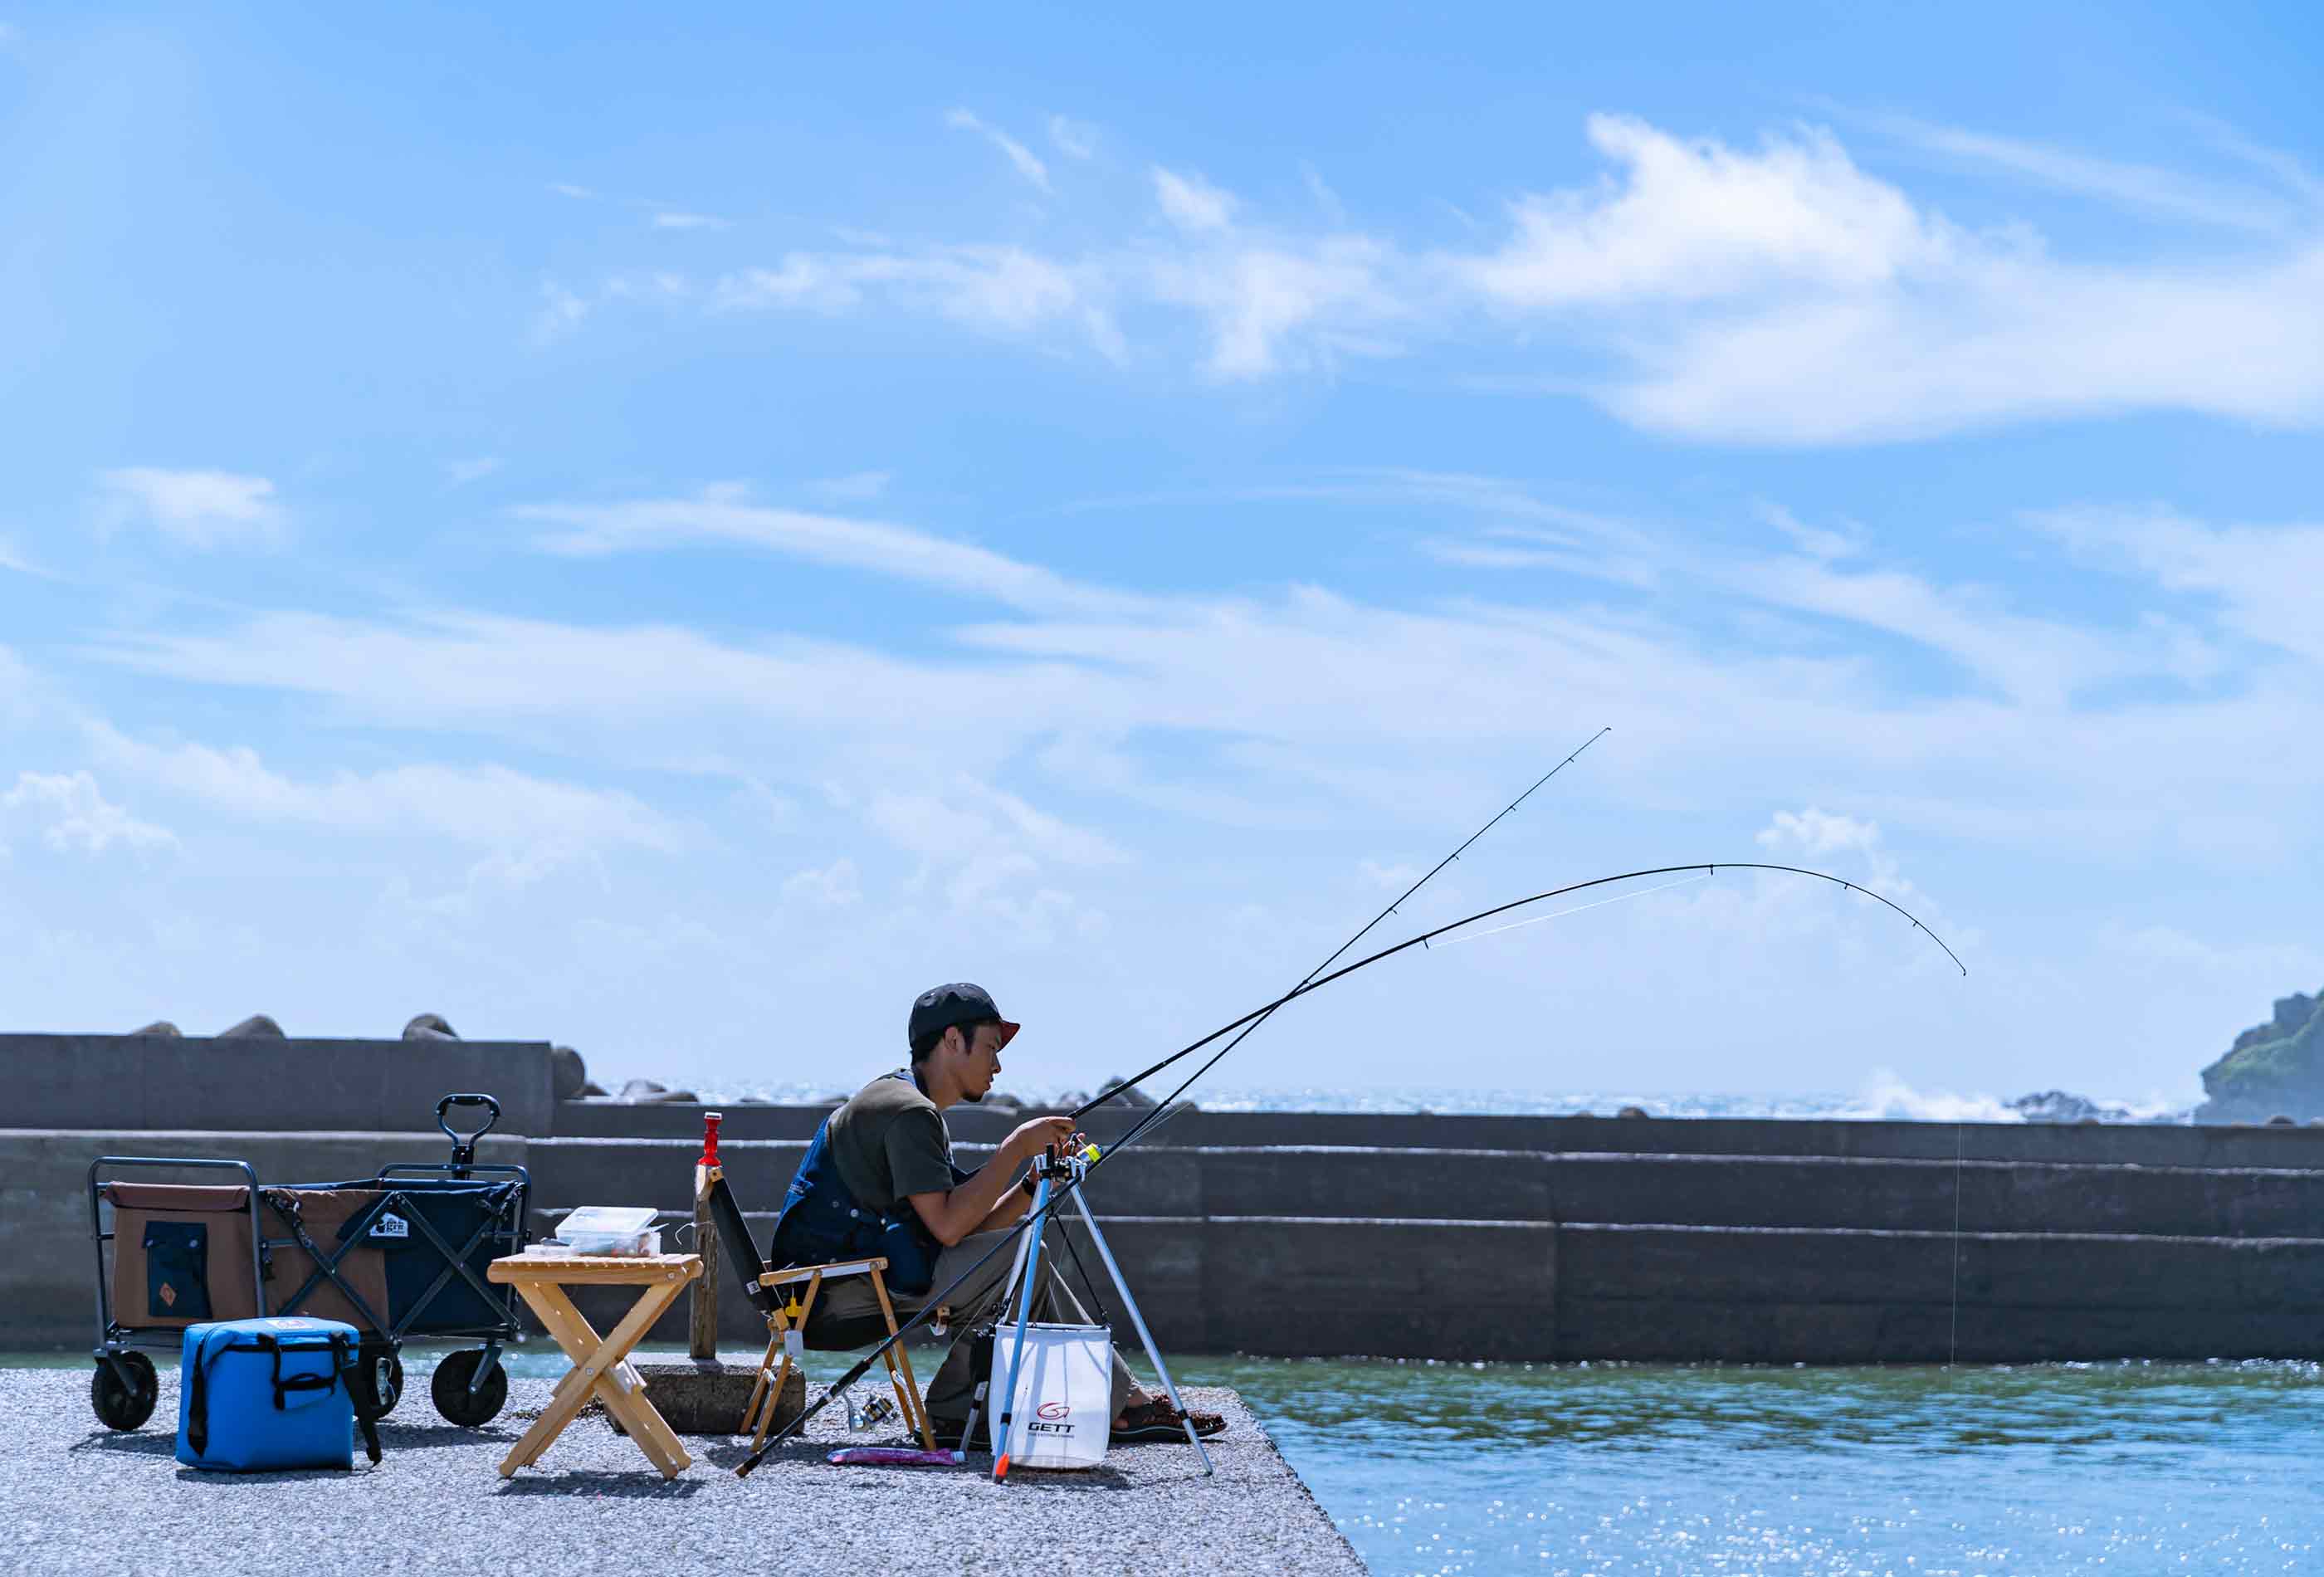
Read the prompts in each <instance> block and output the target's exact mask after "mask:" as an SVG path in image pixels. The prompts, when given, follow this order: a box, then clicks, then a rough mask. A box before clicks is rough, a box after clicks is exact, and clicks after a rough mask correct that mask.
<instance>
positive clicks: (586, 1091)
mask: <svg viewBox="0 0 2324 1577" xmlns="http://www.w3.org/2000/svg"><path fill="white" fill-rule="evenodd" d="M592 1096H595V1097H596V1098H597V1099H599V1100H603V1099H604V1096H605V1086H604V1085H603V1084H599V1083H598V1082H597V1081H596V1080H595V1079H591V1080H590V1081H589V1082H588V1083H587V1084H584V1085H582V1086H581V1093H580V1095H579V1097H578V1098H579V1099H581V1100H585V1101H586V1100H587V1099H589V1098H590V1097H592Z"/></svg>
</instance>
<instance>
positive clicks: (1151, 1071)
mask: <svg viewBox="0 0 2324 1577" xmlns="http://www.w3.org/2000/svg"><path fill="white" fill-rule="evenodd" d="M1609 734H1613V724H1610V723H1609V724H1606V727H1601V729H1599V732H1597V734H1592V736H1590V739H1585V741H1582V743H1578V745H1576V748H1573V755H1569V757H1566V760H1562V761H1557V767H1550V769H1548V771H1545V773H1541V776H1538V778H1534V785H1532V788H1529V789H1525V792H1522V794H1517V797H1516V799H1510V801H1508V804H1506V806H1501V810H1499V813H1497V816H1494V817H1492V820H1489V822H1485V825H1482V826H1478V829H1476V832H1471V834H1469V836H1466V838H1462V841H1460V848H1455V850H1452V853H1450V854H1445V857H1443V860H1439V862H1436V864H1432V866H1429V873H1427V876H1423V878H1420V881H1417V882H1413V885H1411V887H1406V890H1404V892H1401V894H1399V897H1397V901H1395V903H1389V906H1388V908H1383V910H1380V913H1379V915H1373V918H1371V919H1367V922H1364V925H1362V927H1360V929H1357V931H1355V936H1351V938H1348V941H1343V943H1341V945H1339V947H1332V957H1327V959H1324V962H1323V964H1318V966H1315V969H1311V971H1308V973H1306V978H1304V980H1299V985H1296V987H1292V991H1295V994H1296V991H1299V990H1302V987H1306V985H1308V982H1311V980H1315V975H1320V973H1323V971H1327V969H1332V964H1336V962H1339V957H1341V954H1343V952H1346V950H1348V947H1352V945H1355V943H1360V941H1364V938H1367V936H1369V934H1371V927H1376V925H1380V922H1383V919H1388V918H1389V915H1395V913H1397V906H1399V903H1404V901H1406V899H1411V897H1413V894H1416V892H1420V890H1423V887H1427V885H1429V878H1434V876H1436V873H1439V871H1443V869H1445V866H1448V864H1452V862H1455V860H1460V857H1462V854H1464V853H1469V845H1471V843H1476V841H1478V838H1482V836H1485V834H1488V832H1492V829H1494V826H1499V825H1501V817H1504V816H1508V813H1510V810H1516V808H1517V806H1522V804H1525V801H1526V799H1532V797H1534V789H1536V788H1541V785H1543V783H1548V780H1550V778H1554V776H1557V773H1562V771H1564V769H1566V767H1571V764H1573V760H1576V757H1578V755H1581V752H1582V751H1587V748H1590V745H1594V743H1597V741H1601V739H1606V736H1609ZM1283 1001H1290V996H1286V999H1283ZM1278 1006H1280V1003H1278ZM1271 1015H1274V1008H1268V1010H1267V1012H1262V1015H1259V1018H1258V1019H1255V1022H1252V1024H1250V1028H1258V1027H1259V1024H1264V1022H1267V1019H1268V1018H1271ZM1250 1028H1246V1031H1243V1034H1239V1036H1234V1040H1230V1043H1227V1045H1225V1050H1220V1052H1218V1056H1225V1055H1227V1052H1231V1050H1234V1047H1236V1045H1241V1043H1243V1040H1246V1038H1248V1036H1250ZM1197 1045H1203V1043H1197ZM1192 1050H1197V1047H1194V1045H1190V1047H1185V1052H1192ZM1185 1052H1176V1055H1171V1056H1165V1059H1162V1061H1157V1064H1155V1066H1150V1068H1146V1071H1143V1073H1139V1075H1137V1078H1125V1080H1122V1083H1120V1084H1115V1087H1113V1089H1102V1092H1097V1096H1094V1099H1090V1101H1083V1103H1081V1105H1076V1108H1074V1111H1072V1117H1074V1121H1081V1120H1083V1117H1088V1115H1090V1112H1094V1111H1097V1108H1099V1105H1104V1103H1106V1101H1113V1099H1115V1096H1120V1094H1122V1092H1125V1089H1130V1087H1132V1084H1143V1083H1146V1080H1150V1078H1153V1075H1155V1073H1159V1071H1162V1068H1167V1066H1171V1064H1174V1061H1178V1056H1185ZM1218 1056H1213V1059H1211V1061H1218ZM1203 1066H1209V1064H1203ZM1197 1078H1199V1073H1197ZM1187 1083H1192V1080H1187ZM1178 1089H1181V1092H1183V1089H1185V1084H1181V1087H1178ZM1176 1099H1178V1096H1171V1101H1176ZM1167 1108H1169V1101H1165V1103H1162V1105H1157V1108H1155V1111H1167ZM1139 1127H1146V1124H1139ZM1122 1143H1127V1140H1122Z"/></svg>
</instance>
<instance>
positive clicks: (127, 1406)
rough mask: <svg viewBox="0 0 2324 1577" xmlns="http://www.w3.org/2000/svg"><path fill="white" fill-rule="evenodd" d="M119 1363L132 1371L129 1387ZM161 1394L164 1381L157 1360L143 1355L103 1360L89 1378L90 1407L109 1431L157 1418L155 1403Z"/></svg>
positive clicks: (99, 1361) (123, 1367) (137, 1353)
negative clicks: (156, 1369)
mask: <svg viewBox="0 0 2324 1577" xmlns="http://www.w3.org/2000/svg"><path fill="white" fill-rule="evenodd" d="M115 1364H118V1365H119V1366H120V1367H121V1368H122V1369H126V1370H127V1371H128V1372H129V1379H130V1383H129V1385H128V1386H127V1387H125V1388H124V1386H123V1385H122V1383H121V1376H120V1374H119V1373H118V1372H116V1371H115V1367H114V1366H115ZM160 1397H161V1379H160V1378H159V1377H158V1376H156V1375H155V1374H154V1372H153V1360H152V1359H150V1358H148V1357H146V1356H145V1355H144V1354H143V1353H142V1352H124V1353H121V1354H118V1355H117V1356H115V1358H114V1359H113V1360H111V1361H109V1362H108V1361H107V1360H105V1359H102V1358H100V1359H98V1360H97V1372H96V1373H95V1374H94V1375H91V1376H90V1377H89V1381H88V1400H89V1405H90V1406H93V1407H95V1408H96V1409H97V1421H98V1422H99V1423H101V1424H103V1425H105V1426H106V1428H107V1429H121V1430H129V1429H134V1428H136V1427H137V1426H138V1425H141V1424H143V1423H144V1422H145V1420H146V1419H148V1418H151V1417H152V1416H153V1404H154V1402H155V1401H157V1400H159V1399H160Z"/></svg>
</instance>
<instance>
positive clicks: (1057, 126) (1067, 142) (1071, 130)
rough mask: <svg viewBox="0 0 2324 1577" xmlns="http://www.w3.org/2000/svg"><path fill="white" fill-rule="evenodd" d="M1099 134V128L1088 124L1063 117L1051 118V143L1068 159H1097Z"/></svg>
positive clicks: (1055, 116) (1053, 116)
mask: <svg viewBox="0 0 2324 1577" xmlns="http://www.w3.org/2000/svg"><path fill="white" fill-rule="evenodd" d="M1049 141H1050V142H1051V143H1055V144H1056V150H1057V152H1060V153H1063V154H1064V155H1065V157H1066V158H1068V159H1093V158H1095V157H1096V156H1097V128H1096V127H1095V126H1093V125H1090V124H1087V123H1086V122H1084V121H1077V120H1074V119H1072V118H1070V117H1069V116H1066V115H1051V116H1050V117H1049Z"/></svg>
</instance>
